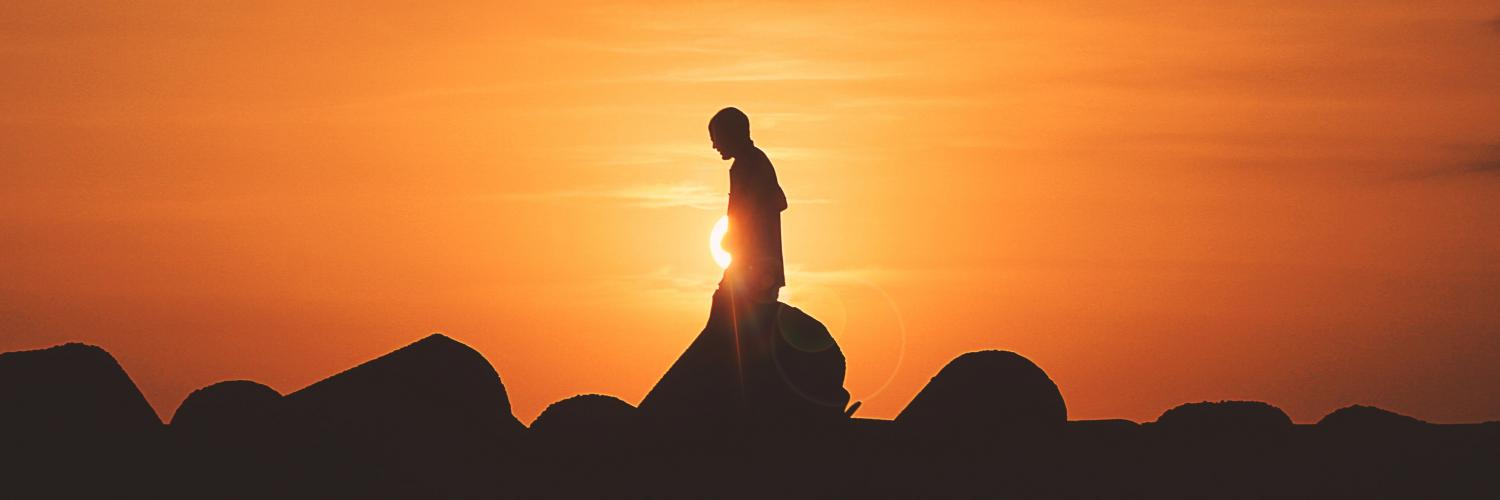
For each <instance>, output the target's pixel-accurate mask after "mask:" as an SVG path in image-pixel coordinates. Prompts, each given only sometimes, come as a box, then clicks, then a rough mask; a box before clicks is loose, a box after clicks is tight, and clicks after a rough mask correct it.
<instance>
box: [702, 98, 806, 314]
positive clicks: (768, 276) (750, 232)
mask: <svg viewBox="0 0 1500 500" xmlns="http://www.w3.org/2000/svg"><path fill="white" fill-rule="evenodd" d="M708 137H709V140H710V141H712V143H713V147H714V149H716V150H718V151H719V155H720V156H723V158H724V159H725V160H729V159H733V160H734V163H733V164H732V165H730V167H729V233H728V234H727V235H725V237H724V239H725V241H724V246H725V249H726V250H728V251H729V253H730V254H731V255H733V256H734V258H733V259H732V260H731V261H730V263H729V268H728V269H725V270H724V279H723V280H722V281H720V282H719V287H720V288H721V289H722V288H724V287H725V286H726V285H730V286H733V288H734V293H735V294H736V297H735V299H736V300H746V301H750V302H752V303H756V304H765V303H774V302H776V296H777V295H778V292H779V291H780V289H781V287H783V286H786V272H785V270H784V267H783V263H782V258H781V211H782V210H786V208H787V204H786V194H784V193H782V191H781V185H780V184H777V183H776V169H775V168H773V167H772V166H771V160H770V158H767V157H766V153H765V152H764V151H761V150H760V148H757V147H755V142H754V141H752V140H750V118H749V117H746V116H745V113H743V112H740V110H738V109H735V108H724V109H721V110H719V112H718V113H717V114H715V115H714V117H713V119H711V120H709V122H708Z"/></svg>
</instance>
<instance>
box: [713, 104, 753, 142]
mask: <svg viewBox="0 0 1500 500" xmlns="http://www.w3.org/2000/svg"><path fill="white" fill-rule="evenodd" d="M708 130H710V131H712V132H713V133H714V135H715V136H717V137H723V138H725V139H730V140H734V139H744V140H749V139H750V117H748V116H745V113H744V112H742V111H740V110H738V109H735V108H724V109H721V110H719V112H718V113H714V117H713V119H710V120H709V121H708Z"/></svg>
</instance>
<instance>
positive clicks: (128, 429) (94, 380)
mask: <svg viewBox="0 0 1500 500" xmlns="http://www.w3.org/2000/svg"><path fill="white" fill-rule="evenodd" d="M0 408H4V410H3V411H0V433H3V434H0V435H12V434H13V433H14V436H16V437H18V438H19V437H26V438H37V439H52V438H56V437H62V436H68V437H74V438H82V439H88V438H92V437H104V436H118V435H122V434H140V433H151V432H156V431H159V430H160V429H161V419H160V418H158V417H157V416H156V411H155V410H152V409H151V405H150V404H149V403H147V402H146V398H145V396H142V395H141V391H140V389H138V388H136V386H135V382H132V381H131V380H130V376H129V375H126V374H125V370H124V369H122V368H120V364H119V363H117V362H115V358H114V357H113V356H110V355H109V353H108V352H105V351H104V349H100V348H98V347H95V346H91V345H84V344H64V345H60V346H56V347H51V348H47V349H39V350H35V351H17V352H8V353H4V354H0Z"/></svg>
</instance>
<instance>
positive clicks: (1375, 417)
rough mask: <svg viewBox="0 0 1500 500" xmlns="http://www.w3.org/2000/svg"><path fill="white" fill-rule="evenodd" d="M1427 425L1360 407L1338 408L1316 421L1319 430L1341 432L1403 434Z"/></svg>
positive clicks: (1402, 416) (1382, 411)
mask: <svg viewBox="0 0 1500 500" xmlns="http://www.w3.org/2000/svg"><path fill="white" fill-rule="evenodd" d="M1428 425H1430V424H1428V423H1427V422H1423V421H1421V420H1417V419H1415V418H1412V417H1408V416H1406V415H1402V414H1399V413H1395V412H1391V411H1386V410H1382V409H1380V408H1376V407H1373V406H1361V405H1352V406H1346V407H1344V408H1339V409H1337V410H1334V412H1333V413H1329V414H1328V415H1326V416H1324V417H1323V419H1322V420H1319V421H1318V428H1319V429H1324V430H1333V431H1341V432H1343V431H1347V432H1404V431H1411V430H1415V429H1420V428H1424V427H1427V426H1428Z"/></svg>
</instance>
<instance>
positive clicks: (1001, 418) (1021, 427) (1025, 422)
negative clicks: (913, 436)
mask: <svg viewBox="0 0 1500 500" xmlns="http://www.w3.org/2000/svg"><path fill="white" fill-rule="evenodd" d="M1067 421H1068V408H1067V405H1066V404H1065V403H1064V402H1063V397H1062V393H1061V392H1059V391H1058V390H1057V384H1054V383H1053V382H1052V379H1050V378H1048V377H1047V373H1046V372H1044V371H1042V369H1041V368H1039V367H1037V366H1036V364H1034V363H1032V362H1031V361H1030V360H1028V359H1026V358H1024V357H1022V356H1021V355H1019V354H1016V353H1013V352H1009V351H978V352H971V353H967V354H964V355H962V356H959V357H958V358H956V359H954V360H953V361H951V362H949V363H948V365H947V366H944V367H943V369H942V370H940V371H939V372H938V374H937V376H935V377H933V378H932V381H931V382H928V383H927V386H926V387H923V388H922V391H921V392H918V393H917V396H916V397H915V398H913V399H912V401H911V403H909V404H907V406H906V409H904V410H901V413H900V414H899V415H897V416H896V424H897V425H898V426H900V427H902V428H903V429H907V430H909V431H912V432H917V433H920V434H926V435H960V436H964V437H965V438H974V439H985V438H1048V437H1056V436H1058V435H1060V434H1061V432H1062V431H1063V428H1064V426H1065V425H1066V424H1067Z"/></svg>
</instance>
